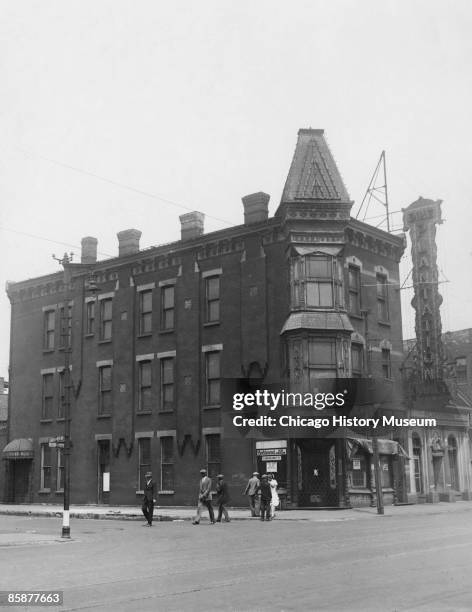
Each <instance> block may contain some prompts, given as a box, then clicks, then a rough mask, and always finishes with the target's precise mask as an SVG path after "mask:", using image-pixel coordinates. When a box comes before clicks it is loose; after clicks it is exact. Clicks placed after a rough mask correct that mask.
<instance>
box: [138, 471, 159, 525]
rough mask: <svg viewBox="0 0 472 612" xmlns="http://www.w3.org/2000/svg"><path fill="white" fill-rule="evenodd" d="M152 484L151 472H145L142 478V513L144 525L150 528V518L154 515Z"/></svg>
mask: <svg viewBox="0 0 472 612" xmlns="http://www.w3.org/2000/svg"><path fill="white" fill-rule="evenodd" d="M155 501H156V500H155V499H154V482H153V481H152V472H146V474H145V476H144V499H143V505H142V508H141V509H142V511H143V514H144V517H145V518H146V521H147V523H146V525H145V526H149V527H152V517H153V514H154V502H155Z"/></svg>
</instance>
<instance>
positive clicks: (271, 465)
mask: <svg viewBox="0 0 472 612" xmlns="http://www.w3.org/2000/svg"><path fill="white" fill-rule="evenodd" d="M266 470H267V471H268V472H277V461H268V462H267V463H266Z"/></svg>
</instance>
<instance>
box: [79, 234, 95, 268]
mask: <svg viewBox="0 0 472 612" xmlns="http://www.w3.org/2000/svg"><path fill="white" fill-rule="evenodd" d="M80 244H81V246H82V251H81V255H80V263H83V264H94V263H97V244H98V240H97V239H96V238H93V237H92V236H85V238H82V240H81V243H80Z"/></svg>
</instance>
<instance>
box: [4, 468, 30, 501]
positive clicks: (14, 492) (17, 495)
mask: <svg viewBox="0 0 472 612" xmlns="http://www.w3.org/2000/svg"><path fill="white" fill-rule="evenodd" d="M9 463H10V465H9V481H10V482H9V485H10V486H9V490H10V494H9V497H10V499H11V501H12V502H14V503H15V504H22V503H25V502H28V501H30V499H29V479H30V472H31V460H30V459H15V460H13V461H10V462H9Z"/></svg>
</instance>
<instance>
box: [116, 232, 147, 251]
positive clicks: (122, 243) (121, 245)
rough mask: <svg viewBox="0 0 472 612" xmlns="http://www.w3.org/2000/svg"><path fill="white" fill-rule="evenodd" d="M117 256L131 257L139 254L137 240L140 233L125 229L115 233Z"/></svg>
mask: <svg viewBox="0 0 472 612" xmlns="http://www.w3.org/2000/svg"><path fill="white" fill-rule="evenodd" d="M117 236H118V256H119V257H122V256H123V255H133V254H134V253H139V239H140V238H141V232H140V231H139V230H137V229H127V230H123V231H122V232H118V233H117Z"/></svg>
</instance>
